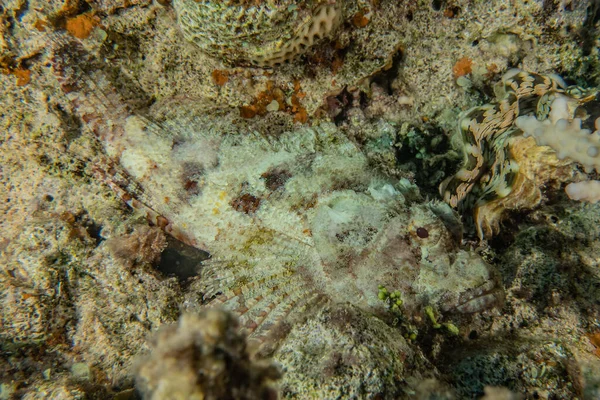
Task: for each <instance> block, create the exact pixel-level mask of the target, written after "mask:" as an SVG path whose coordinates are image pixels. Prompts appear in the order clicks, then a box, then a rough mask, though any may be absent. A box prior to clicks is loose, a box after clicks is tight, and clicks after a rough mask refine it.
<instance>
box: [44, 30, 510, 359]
mask: <svg viewBox="0 0 600 400" xmlns="http://www.w3.org/2000/svg"><path fill="white" fill-rule="evenodd" d="M82 63H83V65H82ZM86 63H88V65H85V64H86ZM51 64H52V67H53V70H54V73H55V76H56V78H57V79H58V82H59V83H60V86H61V88H62V90H63V91H64V92H65V96H66V97H67V98H68V100H69V103H70V104H71V107H72V109H73V112H74V113H75V114H76V115H77V116H79V118H80V119H81V120H82V121H83V126H84V128H85V129H86V131H87V132H91V133H93V135H94V136H95V137H96V138H98V140H99V141H100V142H101V143H102V145H103V147H104V149H105V152H106V154H107V155H108V156H109V157H110V162H105V163H104V164H106V165H100V166H98V167H97V168H96V170H98V171H99V172H98V175H97V176H98V178H99V179H102V180H103V181H104V182H106V183H107V184H109V185H110V186H111V187H112V188H113V189H114V190H115V191H116V192H117V193H118V194H119V195H120V196H121V197H122V198H123V199H124V200H125V201H126V202H127V203H128V204H129V205H130V206H131V207H132V208H134V209H135V210H137V211H138V212H142V213H145V214H146V216H147V217H148V220H149V221H150V222H151V223H153V224H155V225H158V226H160V227H162V228H163V229H164V230H165V231H166V232H168V233H170V234H172V235H173V236H175V237H177V238H178V239H180V240H182V241H184V242H185V243H187V244H189V245H192V246H195V247H197V248H199V249H202V250H204V251H207V252H209V253H210V254H211V256H212V257H211V258H210V259H209V260H207V261H206V262H204V263H203V265H202V266H201V267H200V270H199V271H200V276H199V277H198V278H197V279H196V280H195V281H194V282H193V283H192V284H191V285H190V288H189V291H188V295H187V300H186V301H185V304H184V307H185V308H187V309H192V310H193V309H198V308H204V307H215V306H219V307H224V308H226V309H228V310H231V311H234V312H235V313H236V314H237V315H238V316H239V317H240V320H241V325H242V327H243V329H244V330H245V332H246V333H247V334H248V335H250V338H251V339H255V340H258V341H259V342H260V343H262V345H263V348H265V349H269V348H270V347H272V346H271V345H272V344H273V343H275V341H274V340H270V339H271V338H273V335H275V336H276V335H277V334H278V333H279V334H280V333H281V330H278V329H276V327H278V326H282V324H284V323H288V324H289V323H290V321H293V320H294V318H295V317H299V316H301V315H305V313H306V311H307V310H310V309H313V308H314V307H319V305H320V304H323V302H328V301H335V302H341V303H351V304H353V305H355V306H357V307H360V308H361V309H363V310H367V311H368V312H371V313H373V314H375V315H378V316H380V317H381V318H384V319H385V318H391V316H390V314H389V311H388V309H387V307H386V305H385V304H383V302H382V301H381V300H380V299H379V298H378V293H379V287H380V286H384V287H386V288H389V289H390V290H394V291H399V292H400V293H401V295H402V301H403V312H404V313H405V314H406V316H407V318H410V317H411V316H415V315H418V314H420V313H422V312H423V310H424V307H425V306H432V307H434V308H435V309H436V310H439V311H440V312H443V313H463V314H464V313H474V312H479V311H482V310H485V309H488V308H491V307H494V306H497V305H499V304H501V302H502V299H503V292H502V287H501V285H500V284H499V282H498V279H497V275H496V272H495V270H494V268H493V267H492V266H491V265H489V264H487V263H486V262H485V261H484V260H483V259H482V258H481V257H480V256H479V255H478V254H476V253H474V252H472V251H467V250H464V249H461V248H459V246H458V241H457V240H456V238H455V237H454V236H453V235H452V234H451V232H450V231H449V230H448V228H446V225H445V224H448V223H450V224H458V221H457V220H456V218H454V217H453V215H454V214H453V212H452V210H451V209H450V207H449V206H448V205H446V204H444V203H437V202H426V201H423V202H422V203H421V204H415V203H411V202H410V201H409V200H407V198H409V197H414V196H417V194H416V193H415V191H416V190H417V189H416V188H415V187H414V186H412V185H411V184H410V183H409V182H408V181H401V180H395V179H392V178H389V177H386V176H384V175H382V174H381V173H380V172H378V171H377V170H376V169H374V168H373V167H372V166H371V165H370V163H369V162H368V160H367V157H366V156H365V154H363V152H362V151H361V150H360V148H359V146H358V145H357V144H356V143H354V142H353V141H351V140H350V139H349V138H348V137H346V136H345V135H344V134H343V133H342V132H340V131H339V129H338V128H337V127H336V126H335V125H334V124H331V123H323V124H321V125H317V126H313V127H301V128H297V129H295V130H293V131H291V132H287V133H284V134H281V135H280V136H278V137H268V136H265V135H262V134H261V133H260V132H259V131H253V130H249V129H245V128H240V126H243V125H238V122H239V116H238V114H237V113H236V112H235V110H234V111H233V112H232V111H231V110H207V112H205V113H202V114H201V115H197V116H189V115H188V116H185V117H183V116H182V117H177V116H175V117H168V118H165V119H163V120H160V121H158V120H152V119H151V118H150V117H142V116H140V115H136V113H135V112H132V111H130V110H129V108H128V107H127V105H126V104H125V103H124V102H123V101H122V100H121V99H120V96H119V94H118V92H117V91H116V90H115V88H114V87H113V86H112V85H111V84H110V82H109V81H108V80H107V79H106V77H105V75H104V74H103V72H102V68H101V66H100V65H98V63H96V62H95V61H94V60H93V59H91V58H90V56H89V55H88V54H86V52H85V50H83V48H82V47H81V46H79V45H78V44H77V43H75V42H73V41H64V40H62V41H61V40H57V41H56V43H55V47H54V48H53V50H52V60H51ZM84 71H89V72H84ZM151 114H152V113H150V115H151ZM408 194H410V196H407V195H408ZM424 232H426V233H427V234H424Z"/></svg>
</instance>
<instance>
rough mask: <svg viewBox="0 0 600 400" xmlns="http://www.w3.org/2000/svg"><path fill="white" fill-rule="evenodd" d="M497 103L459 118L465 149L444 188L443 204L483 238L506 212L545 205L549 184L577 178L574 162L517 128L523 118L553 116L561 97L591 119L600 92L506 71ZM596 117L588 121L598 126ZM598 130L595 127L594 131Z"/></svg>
mask: <svg viewBox="0 0 600 400" xmlns="http://www.w3.org/2000/svg"><path fill="white" fill-rule="evenodd" d="M496 91H497V97H498V98H499V99H500V100H499V101H498V102H497V103H494V104H486V105H484V106H481V107H475V108H472V109H470V110H468V111H467V112H465V113H464V114H462V115H461V116H460V120H459V124H458V129H457V134H458V135H460V139H461V141H462V145H463V154H464V162H463V166H462V167H461V169H460V170H459V171H458V172H457V173H456V174H455V175H453V176H450V177H449V178H448V179H446V180H445V181H444V182H442V183H441V185H440V193H441V194H442V196H443V198H444V200H445V201H446V202H447V203H448V204H450V205H451V206H452V207H454V208H458V210H459V212H460V213H461V214H463V215H465V216H466V217H467V219H468V220H471V219H472V222H473V223H474V225H475V228H476V230H477V235H478V236H479V238H480V239H481V240H483V239H484V238H489V237H491V236H493V235H495V234H497V233H498V232H499V229H500V220H501V217H502V215H503V213H504V211H506V210H516V209H531V208H533V207H535V206H537V205H539V204H540V202H541V201H542V197H543V196H542V191H541V188H543V187H544V186H545V185H549V184H555V185H559V184H560V183H563V182H567V181H570V180H572V178H573V167H572V164H573V161H572V160H568V159H560V158H558V157H557V154H556V152H555V151H554V150H553V149H551V148H550V147H547V146H537V145H536V142H535V140H534V139H533V138H531V137H525V136H524V135H523V132H522V131H521V130H520V129H519V128H517V127H516V126H515V120H516V119H517V117H519V116H523V115H529V114H533V115H535V116H536V118H537V119H538V120H540V121H542V120H545V119H547V118H548V115H549V113H550V104H551V102H552V101H553V99H554V97H555V96H556V95H558V94H560V95H564V96H568V97H569V98H571V99H572V100H573V102H574V104H575V106H574V107H573V109H572V113H573V115H572V116H573V117H575V116H578V117H588V116H591V115H593V112H591V111H590V109H591V106H593V105H594V104H595V103H594V102H593V100H595V98H596V94H597V91H594V90H586V89H582V88H580V87H578V86H569V87H567V86H566V85H565V83H564V82H563V80H562V79H561V78H560V77H558V76H555V75H550V76H543V75H538V74H534V73H530V72H525V71H518V70H512V71H509V72H508V73H506V74H505V75H504V77H503V79H502V81H501V82H499V84H498V86H497V87H496ZM593 121H594V118H592V117H589V118H586V119H585V121H584V123H586V124H590V123H591V124H593ZM592 130H593V129H592Z"/></svg>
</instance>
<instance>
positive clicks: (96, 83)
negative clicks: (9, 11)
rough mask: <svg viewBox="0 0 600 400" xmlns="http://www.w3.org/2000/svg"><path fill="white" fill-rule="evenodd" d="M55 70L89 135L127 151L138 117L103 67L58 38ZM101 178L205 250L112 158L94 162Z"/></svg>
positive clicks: (179, 236) (54, 37) (69, 40)
mask: <svg viewBox="0 0 600 400" xmlns="http://www.w3.org/2000/svg"><path fill="white" fill-rule="evenodd" d="M51 43H52V51H51V53H52V57H51V60H50V61H51V65H52V68H53V72H54V76H55V77H56V79H57V80H58V82H59V84H60V87H61V89H62V91H63V95H62V96H61V95H60V94H59V97H61V98H64V99H66V102H67V103H70V104H71V105H72V106H73V110H74V112H75V114H76V115H77V116H78V117H79V118H80V119H81V121H82V123H83V124H82V125H83V129H84V130H85V131H88V132H90V133H91V137H93V138H95V140H96V141H97V142H98V143H99V144H100V147H101V148H103V149H104V150H105V151H106V152H107V153H111V147H112V148H113V150H114V149H115V148H116V149H117V150H118V147H119V145H121V146H122V145H123V144H122V141H121V142H120V139H121V138H122V136H123V135H124V133H125V124H126V122H127V119H128V118H129V117H131V116H132V115H136V114H134V113H133V112H132V111H131V109H130V107H129V106H128V104H127V103H126V102H125V101H124V100H123V99H122V97H121V96H120V95H119V93H117V91H116V90H115V89H114V87H113V85H112V84H111V83H110V82H109V80H108V78H107V76H106V74H105V73H104V72H103V71H102V68H101V67H102V66H100V65H99V63H98V62H97V61H96V60H95V59H94V58H93V57H92V56H91V55H90V54H89V53H88V52H87V51H86V50H85V49H84V48H83V46H82V45H81V44H80V43H79V42H78V41H76V40H75V39H72V38H70V37H67V36H65V35H64V34H60V33H55V34H53V35H52V38H51ZM136 117H138V118H140V119H141V120H142V121H144V123H145V126H147V129H151V130H153V131H154V132H158V133H160V132H162V133H163V134H164V129H163V128H162V127H161V125H160V124H159V123H156V122H153V121H151V120H149V119H148V118H146V117H143V116H139V115H136ZM88 161H89V162H90V164H91V170H92V172H93V174H94V175H95V177H96V178H97V179H98V180H100V181H101V182H103V183H104V184H106V185H107V186H109V187H110V188H111V189H112V190H113V191H114V192H115V193H116V194H117V195H118V196H119V197H120V198H121V199H122V200H123V201H124V202H125V203H126V204H128V205H129V206H130V207H131V208H133V209H134V210H138V211H141V212H142V213H143V214H144V215H145V216H146V218H147V219H148V221H149V222H150V223H151V224H153V225H157V226H159V227H161V228H162V229H163V230H165V231H166V232H167V233H169V234H171V235H172V236H174V237H175V238H177V239H178V240H180V241H182V242H184V243H186V244H188V245H191V246H194V247H199V246H198V243H196V240H195V239H194V238H193V236H192V235H190V234H188V233H186V232H183V231H181V230H179V229H176V228H175V227H173V226H172V224H171V222H170V221H169V220H168V219H167V218H166V217H165V216H164V215H163V214H162V213H161V212H160V211H159V208H160V206H159V205H157V204H153V203H152V201H151V196H148V195H146V193H145V191H144V189H143V187H142V186H141V185H139V184H138V183H137V182H136V181H135V180H134V179H133V178H132V177H131V176H130V175H129V174H128V173H127V171H125V169H124V168H122V167H121V166H120V165H119V164H118V163H117V162H116V161H114V160H113V159H112V158H110V156H107V155H104V154H103V155H101V156H100V157H99V159H95V160H88Z"/></svg>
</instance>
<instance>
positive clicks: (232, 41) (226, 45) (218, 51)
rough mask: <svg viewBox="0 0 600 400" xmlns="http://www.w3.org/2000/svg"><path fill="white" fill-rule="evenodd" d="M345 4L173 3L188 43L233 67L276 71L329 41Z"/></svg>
mask: <svg viewBox="0 0 600 400" xmlns="http://www.w3.org/2000/svg"><path fill="white" fill-rule="evenodd" d="M343 2H344V1H343V0H309V1H292V0H278V1H274V0H269V1H248V0H228V1H206V0H203V1H200V0H173V7H174V8H175V11H176V12H177V20H178V22H179V26H180V27H181V30H182V31H183V35H184V36H185V38H186V39H187V40H189V41H190V42H192V43H194V44H196V45H197V46H198V47H200V49H202V51H204V52H206V53H208V54H210V55H212V56H214V57H217V58H220V59H223V60H225V61H227V62H229V63H232V64H251V65H256V66H261V67H266V66H273V65H276V64H280V63H282V62H284V61H288V60H291V59H293V58H294V57H296V56H298V55H300V54H302V53H304V52H305V51H307V50H308V49H309V48H310V47H311V46H313V45H314V44H315V43H316V42H318V41H319V40H321V39H324V38H326V37H328V36H330V35H331V34H332V33H333V32H334V31H335V29H336V28H337V27H338V26H339V24H340V22H341V20H342V10H343V8H342V6H343Z"/></svg>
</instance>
